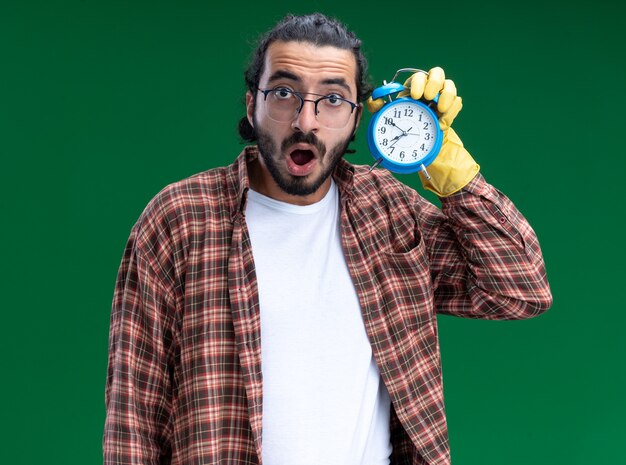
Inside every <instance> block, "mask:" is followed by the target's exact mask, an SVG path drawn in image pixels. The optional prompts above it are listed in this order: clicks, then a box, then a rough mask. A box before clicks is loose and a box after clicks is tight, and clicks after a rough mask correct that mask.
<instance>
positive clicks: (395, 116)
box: [371, 99, 440, 165]
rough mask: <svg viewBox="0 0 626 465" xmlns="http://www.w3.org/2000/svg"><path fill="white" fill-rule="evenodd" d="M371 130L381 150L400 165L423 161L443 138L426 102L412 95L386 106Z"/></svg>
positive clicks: (386, 156) (374, 140) (384, 155)
mask: <svg viewBox="0 0 626 465" xmlns="http://www.w3.org/2000/svg"><path fill="white" fill-rule="evenodd" d="M371 131H372V132H371V136H372V139H373V142H374V144H375V145H376V148H377V149H378V151H379V152H380V154H381V155H382V156H383V157H385V158H387V159H388V160H389V161H391V162H393V163H397V164H401V165H408V164H413V163H420V162H422V161H423V160H424V159H426V158H428V156H429V155H431V152H432V151H433V148H435V147H436V146H437V145H438V142H440V141H439V140H438V139H439V132H440V131H439V126H438V123H437V121H436V119H435V116H434V114H433V113H432V112H431V111H430V110H429V109H428V108H427V107H426V106H425V105H423V104H420V103H418V102H416V101H414V100H409V99H399V100H396V101H394V102H393V103H391V104H389V105H386V106H384V107H383V108H382V109H381V110H380V114H379V115H378V119H377V121H376V124H375V125H374V127H373V128H372V130H371Z"/></svg>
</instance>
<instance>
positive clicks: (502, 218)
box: [498, 216, 506, 224]
mask: <svg viewBox="0 0 626 465" xmlns="http://www.w3.org/2000/svg"><path fill="white" fill-rule="evenodd" d="M498 221H500V224H504V223H506V218H505V217H504V216H501V217H500V218H498Z"/></svg>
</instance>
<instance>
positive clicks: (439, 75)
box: [424, 66, 446, 100]
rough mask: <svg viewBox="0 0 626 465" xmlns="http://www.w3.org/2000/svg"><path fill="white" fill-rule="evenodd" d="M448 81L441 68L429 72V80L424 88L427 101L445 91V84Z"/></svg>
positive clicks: (437, 67)
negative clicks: (442, 90)
mask: <svg viewBox="0 0 626 465" xmlns="http://www.w3.org/2000/svg"><path fill="white" fill-rule="evenodd" d="M445 80H446V75H445V73H444V72H443V69H441V68H440V67H439V66H436V67H434V68H433V69H431V70H430V71H428V80H427V81H426V86H425V87H424V98H425V99H426V100H432V99H434V98H435V95H437V93H439V91H440V90H441V89H443V83H444V81H445Z"/></svg>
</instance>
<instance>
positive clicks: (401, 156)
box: [400, 152, 405, 160]
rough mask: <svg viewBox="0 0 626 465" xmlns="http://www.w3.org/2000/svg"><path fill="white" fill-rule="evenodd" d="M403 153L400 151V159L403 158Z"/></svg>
mask: <svg viewBox="0 0 626 465" xmlns="http://www.w3.org/2000/svg"><path fill="white" fill-rule="evenodd" d="M404 155H405V153H404V152H400V160H404Z"/></svg>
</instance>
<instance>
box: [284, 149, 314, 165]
mask: <svg viewBox="0 0 626 465" xmlns="http://www.w3.org/2000/svg"><path fill="white" fill-rule="evenodd" d="M289 156H290V157H291V159H292V160H293V162H294V163H295V164H296V165H298V166H304V165H306V164H307V163H309V162H310V161H311V160H313V158H315V155H314V154H313V152H312V151H310V150H294V151H293V152H291V154H290V155H289Z"/></svg>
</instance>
